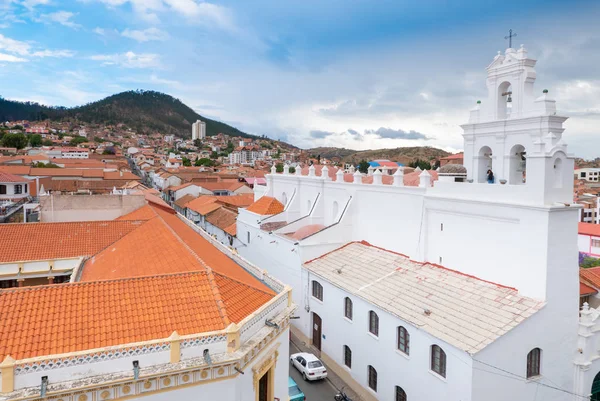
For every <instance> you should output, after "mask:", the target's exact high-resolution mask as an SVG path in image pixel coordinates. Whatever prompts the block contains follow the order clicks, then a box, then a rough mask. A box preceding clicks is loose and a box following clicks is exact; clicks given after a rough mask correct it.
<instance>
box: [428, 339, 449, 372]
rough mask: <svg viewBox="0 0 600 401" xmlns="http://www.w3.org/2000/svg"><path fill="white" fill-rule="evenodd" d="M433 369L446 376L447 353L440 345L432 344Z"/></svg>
mask: <svg viewBox="0 0 600 401" xmlns="http://www.w3.org/2000/svg"><path fill="white" fill-rule="evenodd" d="M431 370H433V371H434V372H435V373H437V374H438V375H440V376H442V377H446V353H445V352H444V350H443V349H441V348H440V347H439V346H438V345H432V346H431Z"/></svg>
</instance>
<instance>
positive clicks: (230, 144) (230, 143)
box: [225, 141, 234, 154]
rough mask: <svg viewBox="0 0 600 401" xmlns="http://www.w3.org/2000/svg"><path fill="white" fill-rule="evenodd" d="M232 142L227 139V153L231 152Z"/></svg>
mask: <svg viewBox="0 0 600 401" xmlns="http://www.w3.org/2000/svg"><path fill="white" fill-rule="evenodd" d="M233 149H234V148H233V142H231V141H227V147H226V148H225V151H226V152H227V154H230V153H231V152H233Z"/></svg>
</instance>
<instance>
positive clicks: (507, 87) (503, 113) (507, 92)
mask: <svg viewBox="0 0 600 401" xmlns="http://www.w3.org/2000/svg"><path fill="white" fill-rule="evenodd" d="M497 102H498V111H497V114H498V119H499V120H500V119H503V118H509V117H510V113H511V111H512V85H511V84H510V82H507V81H504V82H502V83H501V84H500V86H498V99H497Z"/></svg>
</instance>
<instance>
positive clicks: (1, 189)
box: [0, 185, 6, 195]
mask: <svg viewBox="0 0 600 401" xmlns="http://www.w3.org/2000/svg"><path fill="white" fill-rule="evenodd" d="M0 195H6V185H0Z"/></svg>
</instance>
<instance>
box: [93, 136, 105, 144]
mask: <svg viewBox="0 0 600 401" xmlns="http://www.w3.org/2000/svg"><path fill="white" fill-rule="evenodd" d="M94 142H98V143H102V142H105V139H104V138H100V137H99V136H95V137H94Z"/></svg>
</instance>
